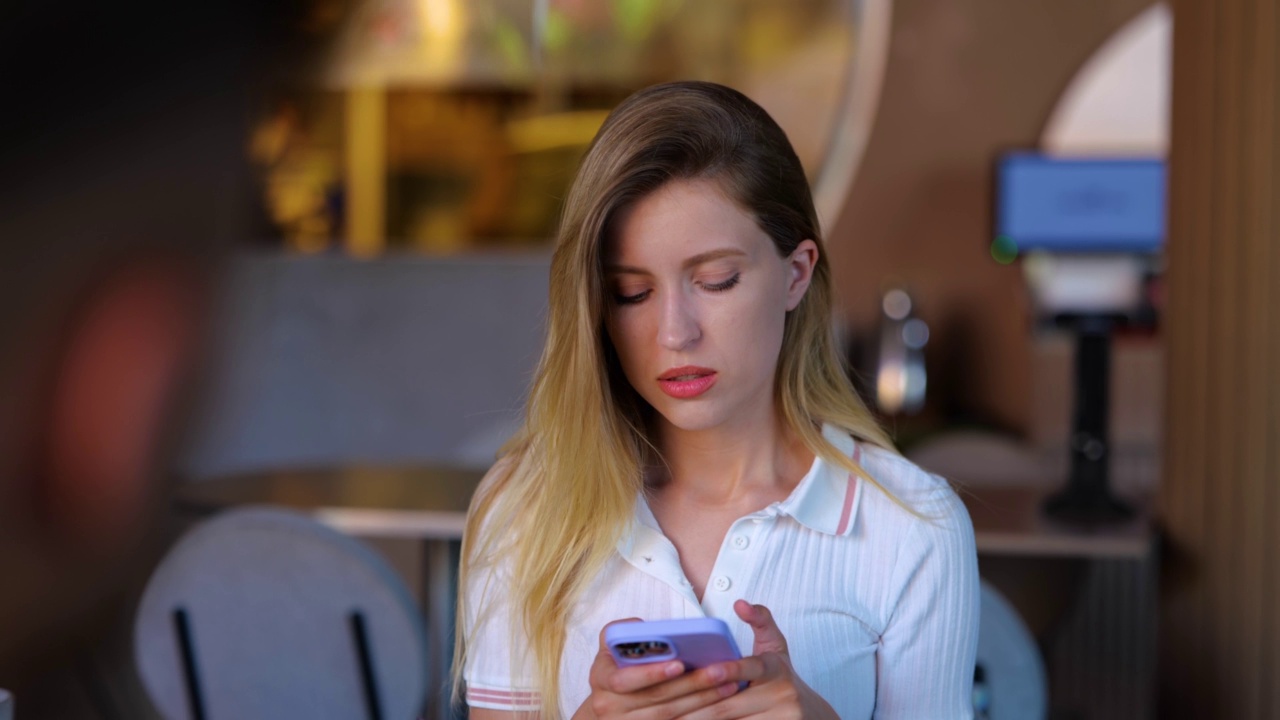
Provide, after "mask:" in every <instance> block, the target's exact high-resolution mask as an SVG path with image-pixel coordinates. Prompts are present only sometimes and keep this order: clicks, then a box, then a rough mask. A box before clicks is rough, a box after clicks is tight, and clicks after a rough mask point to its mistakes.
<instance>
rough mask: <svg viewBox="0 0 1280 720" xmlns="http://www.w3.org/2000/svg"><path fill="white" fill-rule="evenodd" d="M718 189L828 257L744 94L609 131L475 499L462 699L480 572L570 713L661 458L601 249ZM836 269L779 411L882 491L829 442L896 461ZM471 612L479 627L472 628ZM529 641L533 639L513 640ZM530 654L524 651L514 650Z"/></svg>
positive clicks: (598, 148)
mask: <svg viewBox="0 0 1280 720" xmlns="http://www.w3.org/2000/svg"><path fill="white" fill-rule="evenodd" d="M693 178H707V179H711V180H713V181H715V182H717V183H718V184H719V185H720V187H721V188H722V190H723V191H724V192H725V193H726V195H727V196H728V197H730V198H731V199H733V200H734V201H735V202H737V203H738V204H739V205H740V206H741V207H743V208H744V209H746V210H748V211H750V212H751V213H752V214H753V215H754V216H755V219H756V221H757V223H758V224H759V226H760V227H761V228H762V229H763V230H764V231H765V232H766V233H767V234H768V235H769V236H770V238H771V239H772V240H773V242H774V244H775V245H776V247H777V250H778V254H779V255H780V256H781V257H786V256H788V255H790V253H791V252H792V251H793V250H794V249H795V248H796V246H797V245H798V244H799V243H800V242H801V241H802V240H805V239H812V240H814V241H815V242H817V243H818V244H819V246H820V247H821V245H822V240H821V238H820V236H819V228H818V220H817V213H816V212H815V210H814V206H813V198H812V196H811V195H810V191H809V186H808V183H807V181H806V179H805V175H804V170H803V168H802V167H801V165H800V161H799V159H798V158H797V157H796V154H795V151H794V150H793V149H792V148H791V144H790V143H789V142H788V141H787V138H786V135H785V134H784V133H783V132H782V129H781V128H779V127H778V125H777V124H776V123H775V122H774V121H773V119H772V118H770V117H769V115H768V114H767V113H766V112H765V111H764V110H763V109H762V108H761V107H760V106H758V105H756V104H755V103H754V102H752V101H751V100H749V99H748V98H747V97H746V96H744V95H742V94H741V93H739V92H737V91H735V90H732V89H730V88H727V87H724V86H721V85H716V84H713V83H706V82H678V83H669V84H665V85H657V86H654V87H650V88H647V89H645V90H641V91H640V92H637V93H635V94H634V95H632V96H631V97H629V98H627V99H626V100H625V101H623V102H622V104H621V105H619V106H618V107H617V108H616V109H615V110H614V111H613V112H612V113H611V114H610V115H609V117H608V118H607V119H606V120H605V122H604V125H603V126H602V127H601V128H600V131H599V133H597V134H596V137H595V139H594V140H593V141H592V144H591V147H590V148H589V150H588V151H587V154H586V156H585V158H584V159H583V162H582V166H581V167H580V168H579V170H578V174H577V177H576V178H575V180H574V182H573V185H572V187H571V188H570V190H569V194H568V197H567V199H566V202H565V207H564V211H563V216H562V218H561V225H560V229H559V233H558V237H557V239H556V248H555V254H554V256H553V258H552V261H551V294H550V304H549V311H548V319H547V336H546V345H545V347H544V349H543V353H542V359H541V361H540V362H539V365H538V369H537V373H536V376H535V379H534V383H533V387H532V390H531V394H530V397H529V404H528V408H527V411H526V417H525V422H524V426H523V427H522V428H521V430H520V431H519V433H517V435H516V436H515V437H514V438H512V440H511V441H510V442H509V443H508V444H507V446H506V447H504V448H503V450H502V453H501V456H502V458H503V459H502V461H501V462H500V464H499V466H497V467H498V468H499V469H498V470H496V471H495V472H493V473H491V478H490V480H491V481H490V482H489V483H487V484H486V485H485V486H484V487H482V488H481V490H480V491H479V492H478V493H477V495H476V498H475V499H474V500H473V502H472V507H471V513H470V516H469V518H468V520H467V527H466V535H465V539H464V541H463V552H462V566H461V575H462V582H460V583H459V587H460V592H459V599H458V607H459V614H458V618H459V623H458V639H457V644H456V647H455V662H454V668H455V687H458V685H459V682H458V678H459V677H460V673H461V668H462V667H463V664H464V663H465V660H466V653H467V650H468V641H469V640H470V639H471V637H472V636H473V635H474V634H475V633H476V632H477V629H478V627H479V625H480V623H482V622H484V621H485V618H486V612H485V611H484V608H485V607H486V606H488V605H490V604H491V603H492V602H493V597H492V596H493V591H492V590H488V591H486V592H484V593H482V594H483V595H485V596H486V597H483V598H474V597H468V596H467V595H468V593H467V584H468V583H467V581H468V579H469V577H470V575H471V573H477V572H483V571H485V570H491V569H492V568H494V567H496V566H497V565H498V564H501V565H502V566H503V567H504V568H507V569H509V573H510V575H509V577H506V578H505V579H504V581H503V583H502V587H501V588H499V589H498V590H497V591H498V592H500V593H503V594H505V595H506V596H507V597H509V598H510V612H511V618H510V620H511V623H512V627H516V628H523V629H524V634H525V636H526V637H527V641H528V643H529V648H528V657H529V658H531V660H532V662H533V663H534V666H535V667H534V668H533V669H534V677H535V678H537V688H536V689H537V690H538V691H539V692H540V693H541V699H542V712H543V713H544V717H554V716H555V715H556V713H557V712H558V710H557V708H558V703H559V695H560V692H559V690H560V688H559V672H560V661H561V655H562V653H563V648H564V644H565V637H566V629H567V625H568V621H569V618H570V617H571V615H572V610H573V608H574V605H575V603H576V602H577V601H578V599H579V598H580V597H581V596H582V593H583V591H584V589H585V588H586V586H587V585H588V584H589V583H590V582H591V581H592V580H593V579H594V578H595V577H596V575H597V574H598V573H599V572H600V571H601V569H602V568H603V567H604V566H605V564H606V563H607V562H608V561H609V560H610V559H611V558H612V557H613V556H614V553H615V546H616V543H617V541H618V539H619V537H620V536H621V533H622V531H623V530H624V528H626V527H627V525H628V523H629V522H630V521H631V518H632V513H633V512H634V508H635V502H636V499H637V496H638V493H640V492H641V491H642V490H643V479H642V472H641V469H642V467H643V466H644V464H645V463H646V460H648V459H652V458H653V453H656V450H655V449H654V447H653V446H652V444H651V443H650V442H649V439H648V437H647V435H646V432H645V428H646V421H645V417H644V414H645V412H646V408H647V406H646V404H645V403H644V402H643V401H642V400H641V399H640V397H639V395H638V394H637V393H636V392H635V390H634V389H633V388H632V387H631V385H630V384H629V383H628V382H627V380H626V378H625V377H624V376H623V374H622V371H621V368H620V366H619V363H618V360H617V357H616V355H615V353H614V350H613V348H612V345H611V343H610V342H609V339H608V335H607V333H606V332H605V328H604V322H605V315H604V313H605V308H606V307H607V302H608V298H607V295H606V290H605V287H604V280H603V277H604V275H603V268H602V261H601V255H602V245H603V244H604V242H605V239H606V238H607V236H608V234H609V232H610V222H611V220H612V219H613V218H614V217H615V216H616V215H617V213H618V211H619V210H620V209H621V208H623V207H625V206H627V205H628V204H630V203H634V202H635V201H636V200H638V199H639V198H641V197H644V196H645V195H647V194H648V193H651V192H653V191H654V190H656V189H657V188H659V187H661V186H662V185H663V184H664V183H666V182H668V181H670V180H673V179H693ZM831 300H832V299H831V270H830V265H829V264H828V262H827V256H826V253H825V251H820V252H819V255H818V262H817V265H816V267H815V269H814V272H813V280H812V283H811V285H810V286H809V289H808V292H807V293H806V294H805V297H804V299H803V300H801V302H800V304H799V305H798V306H797V307H796V308H795V309H794V310H792V311H791V312H789V313H788V314H787V318H786V324H785V330H784V333H783V343H782V350H781V354H780V356H779V360H778V369H777V381H776V385H775V401H776V403H777V407H778V410H779V413H780V416H781V418H782V420H783V422H784V424H785V426H786V427H787V428H788V429H789V430H790V431H791V432H794V433H795V435H796V436H797V437H799V438H800V439H801V441H802V442H803V443H804V444H805V445H806V446H807V447H808V449H809V450H810V451H811V452H813V453H814V454H815V455H817V456H820V457H822V458H824V459H825V460H826V461H828V462H830V463H833V464H836V465H839V466H843V467H845V468H846V469H847V470H848V471H849V472H853V473H857V474H858V475H860V476H862V477H863V478H865V479H866V481H867V482H869V483H871V484H873V485H876V486H877V487H879V485H878V484H877V483H876V482H875V480H874V479H873V478H871V477H869V476H867V474H866V473H865V472H863V471H862V469H861V468H860V467H858V466H857V465H856V464H855V463H854V462H853V460H852V459H851V458H848V457H846V456H844V454H842V453H841V452H840V451H839V450H837V448H835V447H834V446H833V445H832V444H831V443H830V442H828V441H827V440H826V439H825V438H823V436H822V433H821V426H822V424H823V423H830V424H832V425H834V426H836V427H838V428H841V429H843V430H845V431H847V432H848V433H850V434H851V435H853V436H855V437H857V438H859V439H861V440H863V441H866V442H870V443H872V444H875V445H878V446H881V447H884V448H887V449H890V450H892V445H891V443H890V440H889V438H888V437H887V436H886V435H885V433H884V432H883V431H882V430H881V429H880V427H879V426H878V425H877V423H876V421H875V419H874V418H873V417H872V415H871V413H870V412H868V410H867V409H866V407H865V406H864V405H863V403H862V401H861V400H859V398H858V396H857V394H856V393H855V392H854V389H853V386H852V385H851V383H850V381H849V378H848V375H847V373H846V371H845V367H844V365H843V363H842V361H841V358H840V356H839V354H838V353H837V351H836V346H835V342H834V339H833V337H832V331H831ZM468 602H474V603H477V604H478V607H479V611H478V612H477V613H476V617H477V618H479V619H478V620H477V621H476V622H475V623H473V624H472V626H470V627H469V626H468V624H467V612H466V608H467V607H468V605H467V603H468ZM514 637H519V635H513V639H514ZM513 650H514V651H513V653H512V657H513V658H519V657H521V656H522V655H523V651H524V649H523V648H521V649H513Z"/></svg>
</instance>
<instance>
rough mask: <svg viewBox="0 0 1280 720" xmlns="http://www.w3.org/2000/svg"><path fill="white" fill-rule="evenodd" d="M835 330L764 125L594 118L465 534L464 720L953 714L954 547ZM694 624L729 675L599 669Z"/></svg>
mask: <svg viewBox="0 0 1280 720" xmlns="http://www.w3.org/2000/svg"><path fill="white" fill-rule="evenodd" d="M830 314H831V280H830V269H829V267H828V264H827V260H826V257H825V255H824V252H823V248H822V244H821V239H820V237H819V231H818V222H817V218H816V215H815V212H814V208H813V201H812V198H811V196H810V192H809V187H808V185H807V183H806V180H805V176H804V171H803V170H802V168H801V166H800V163H799V160H798V159H797V158H796V155H795V152H794V151H793V150H792V148H791V146H790V144H789V143H788V142H787V139H786V136H785V135H784V134H783V132H782V130H781V129H780V128H779V127H778V126H777V125H776V124H775V123H774V122H773V120H772V119H771V118H769V116H768V115H767V114H766V113H765V112H764V110H762V109H761V108H760V107H759V106H757V105H756V104H755V103H753V102H752V101H751V100H749V99H747V98H746V97H745V96H743V95H742V94H740V93H738V92H736V91H734V90H731V89H729V88H726V87H723V86H719V85H714V84H710V83H699V82H685V83H673V84H667V85H660V86H656V87H651V88H648V89H646V90H642V91H640V92H638V93H636V94H635V95H633V96H632V97H630V98H628V99H627V100H626V101H624V102H623V103H622V104H621V105H620V106H619V107H618V108H617V109H616V110H615V111H614V112H613V113H612V114H611V115H610V116H609V118H608V119H607V120H606V121H605V123H604V126H603V127H602V128H601V129H600V132H599V133H598V134H597V136H596V138H595V140H594V142H593V143H592V145H591V148H590V150H589V151H588V152H587V155H586V157H585V159H584V160H583V163H582V167H581V168H580V169H579V172H578V176H577V178H576V180H575V181H574V183H573V186H572V188H571V189H570V191H569V195H568V198H567V200H566V204H565V210H564V216H563V218H562V224H561V228H560V232H559V237H558V240H557V245H556V250H555V255H554V259H553V260H552V266H551V297H550V310H549V317H548V329H547V340H546V347H545V349H544V351H543V356H542V360H541V363H540V365H539V367H538V371H537V375H536V378H535V381H534V384H533V388H532V392H531V396H530V399H529V406H528V411H527V415H526V420H525V424H524V427H523V429H522V431H521V432H520V433H519V434H518V435H517V436H516V437H515V438H514V439H513V440H512V441H511V442H510V444H509V445H508V446H507V447H506V448H504V452H503V454H502V457H501V459H500V460H499V462H498V463H497V464H496V465H495V466H494V468H493V469H492V470H491V471H490V473H489V475H488V477H487V478H486V480H485V482H484V483H483V485H482V486H481V490H480V492H479V493H478V494H477V497H476V499H475V501H474V503H473V506H472V510H471V516H470V519H469V521H468V527H467V534H466V541H465V546H464V549H463V567H462V576H463V577H462V583H461V585H462V592H461V597H460V600H459V640H458V651H457V657H456V667H457V668H458V669H459V670H458V671H459V672H460V674H461V676H462V677H461V679H460V683H461V684H462V686H463V687H464V688H465V690H464V692H465V699H466V702H467V704H468V705H469V706H470V708H471V710H470V712H471V717H472V718H474V719H475V720H490V719H505V718H511V717H538V716H541V717H542V718H561V717H565V718H567V717H573V718H615V717H617V718H621V717H630V718H673V717H689V718H746V717H769V718H781V717H794V718H844V719H845V720H854V719H856V718H870V717H872V716H874V717H877V718H912V719H913V720H916V719H920V718H963V717H969V716H970V715H971V713H972V710H971V700H970V692H971V685H972V680H973V669H974V655H975V652H976V644H977V590H978V578H977V562H976V556H975V551H974V543H973V531H972V527H971V526H970V524H969V519H968V516H967V515H966V513H965V510H964V507H963V505H962V504H961V503H960V501H959V500H958V499H957V498H956V496H955V494H954V493H953V492H952V491H951V489H950V488H949V487H948V485H947V484H946V483H945V482H944V481H943V480H941V479H940V478H937V477H935V476H932V475H929V474H927V473H925V472H923V471H921V470H920V469H918V468H916V467H915V466H913V465H911V464H910V463H909V462H907V461H906V460H904V459H903V458H902V457H901V456H900V455H898V454H897V453H896V452H895V451H894V450H893V447H892V445H891V443H890V441H889V439H888V438H887V437H886V436H885V434H884V433H883V432H882V431H881V430H880V428H879V427H877V425H876V423H875V421H874V420H873V418H872V417H871V415H870V414H869V413H868V411H867V410H866V408H865V407H864V406H863V404H862V403H861V402H860V401H859V399H858V397H857V396H856V395H855V393H854V391H853V389H852V387H851V386H850V383H849V381H848V379H847V376H846V375H845V373H844V372H843V370H842V367H841V363H840V361H839V359H838V355H837V353H836V350H835V347H834V345H833V340H832V336H831V332H830ZM701 616H711V617H716V618H720V619H722V620H725V621H726V622H728V623H729V625H730V628H731V630H732V631H733V633H734V635H735V638H736V640H737V642H738V644H739V646H740V647H741V648H742V649H743V651H744V655H747V657H744V659H742V660H740V661H736V662H730V663H724V664H721V665H713V666H711V667H707V668H703V669H700V670H697V671H694V672H688V673H686V672H685V668H684V667H683V666H682V665H681V664H680V663H679V662H678V661H672V662H669V663H665V664H662V663H659V664H652V665H646V666H637V667H628V668H619V667H617V666H616V665H615V663H614V661H613V660H612V658H611V656H610V655H609V653H608V652H607V651H605V650H603V643H602V641H601V637H602V628H603V627H604V626H605V625H606V624H608V623H610V622H612V621H616V620H625V619H635V618H640V619H645V620H665V619H672V618H683V617H701ZM748 649H749V650H750V652H749V653H748V652H747V650H748ZM740 682H745V683H746V684H745V686H740ZM740 687H741V689H740Z"/></svg>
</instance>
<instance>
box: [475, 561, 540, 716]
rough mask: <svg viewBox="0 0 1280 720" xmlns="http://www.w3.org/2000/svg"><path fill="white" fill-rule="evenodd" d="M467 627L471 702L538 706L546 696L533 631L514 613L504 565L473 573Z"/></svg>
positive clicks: (530, 708)
mask: <svg viewBox="0 0 1280 720" xmlns="http://www.w3.org/2000/svg"><path fill="white" fill-rule="evenodd" d="M468 575H469V577H468V578H467V591H466V595H465V597H464V602H465V603H466V606H465V608H464V613H463V618H464V622H465V623H466V624H465V627H464V628H463V632H464V635H463V637H464V642H465V644H466V661H465V664H464V666H463V671H462V677H463V680H464V681H465V683H466V696H465V697H466V702H467V705H469V706H471V707H478V708H489V709H493V710H506V711H510V712H530V711H537V710H538V709H539V708H540V707H541V698H540V696H539V695H538V692H537V691H536V690H535V689H534V688H535V687H536V683H535V681H534V680H533V677H532V675H531V672H532V668H533V662H532V660H531V657H530V655H529V652H528V649H529V643H528V640H527V635H526V634H525V632H524V629H523V628H522V627H517V626H515V623H513V618H512V616H511V604H510V595H509V594H508V593H507V589H508V588H509V587H510V583H509V582H508V579H509V578H510V573H509V572H508V571H507V568H506V567H505V566H504V565H501V564H499V565H497V566H488V567H483V568H477V569H473V570H471V571H470V572H469V573H468Z"/></svg>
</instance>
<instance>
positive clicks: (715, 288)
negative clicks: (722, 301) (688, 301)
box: [702, 273, 742, 292]
mask: <svg viewBox="0 0 1280 720" xmlns="http://www.w3.org/2000/svg"><path fill="white" fill-rule="evenodd" d="M741 279H742V273H734V275H733V277H731V278H729V279H728V280H722V281H720V282H717V283H709V282H704V283H702V287H703V289H705V290H710V291H711V292H724V291H725V290H728V289H729V288H731V287H733V286H734V285H737V284H738V281H739V280H741Z"/></svg>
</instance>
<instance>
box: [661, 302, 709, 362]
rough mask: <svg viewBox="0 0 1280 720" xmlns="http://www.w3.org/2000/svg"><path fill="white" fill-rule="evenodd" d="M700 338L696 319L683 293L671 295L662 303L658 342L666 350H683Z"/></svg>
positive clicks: (700, 332)
mask: <svg viewBox="0 0 1280 720" xmlns="http://www.w3.org/2000/svg"><path fill="white" fill-rule="evenodd" d="M700 337H702V330H701V328H699V327H698V321H697V317H696V316H695V313H694V312H693V308H692V307H690V306H689V302H688V299H687V298H685V297H684V294H683V293H678V292H676V293H671V294H669V295H668V296H667V297H666V298H665V300H664V302H663V303H662V317H661V318H659V320H658V342H659V343H661V345H662V347H664V348H666V349H667V350H683V349H685V348H686V347H688V346H689V345H690V344H691V343H693V342H694V341H696V340H697V339H698V338H700Z"/></svg>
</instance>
